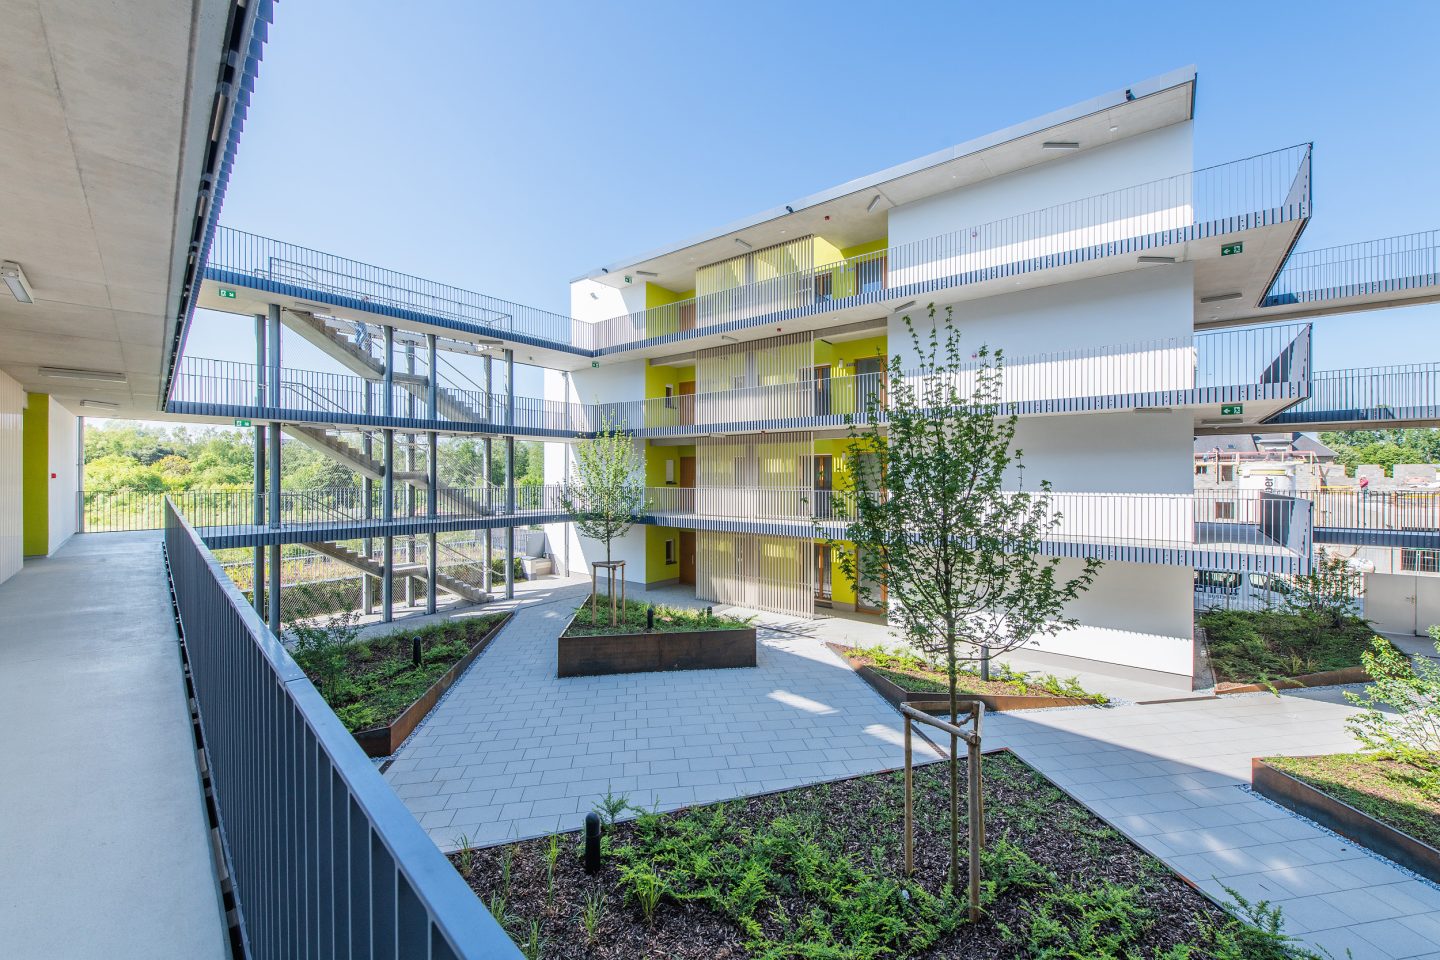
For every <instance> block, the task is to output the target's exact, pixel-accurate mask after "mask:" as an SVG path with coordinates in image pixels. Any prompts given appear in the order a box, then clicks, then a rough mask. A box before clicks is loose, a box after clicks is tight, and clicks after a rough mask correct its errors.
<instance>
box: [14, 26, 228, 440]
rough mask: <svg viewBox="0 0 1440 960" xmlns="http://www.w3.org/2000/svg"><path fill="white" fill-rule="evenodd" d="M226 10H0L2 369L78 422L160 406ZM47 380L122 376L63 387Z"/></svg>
mask: <svg viewBox="0 0 1440 960" xmlns="http://www.w3.org/2000/svg"><path fill="white" fill-rule="evenodd" d="M234 13H235V11H233V10H232V3H231V0H195V2H193V3H175V2H173V0H120V2H106V3H100V2H96V0H0V23H3V24H4V28H3V29H0V65H3V71H0V72H3V76H4V78H5V82H4V85H3V88H4V95H3V96H0V260H12V261H15V262H17V263H19V264H20V266H21V267H22V269H23V270H24V272H25V274H26V277H27V279H28V280H29V283H30V286H31V287H32V288H33V292H34V299H35V302H34V303H32V304H23V303H20V302H19V301H18V300H17V299H16V298H14V297H13V296H11V294H10V292H9V291H8V290H7V289H6V288H4V287H0V369H3V370H4V371H5V372H6V373H8V374H9V375H10V376H12V377H14V378H15V379H16V380H18V381H19V382H20V383H21V385H22V386H23V387H24V388H25V389H26V390H27V391H30V392H39V393H49V394H51V395H52V396H54V397H55V398H56V399H57V400H59V401H61V402H62V403H65V404H66V405H67V406H69V407H71V408H72V409H77V411H78V405H79V402H80V401H81V400H84V399H93V400H101V401H108V402H113V403H118V404H120V405H121V406H123V407H126V408H128V409H133V410H137V411H154V410H157V409H159V404H160V392H161V382H162V373H163V366H164V361H165V355H166V348H167V344H168V342H169V341H170V339H171V337H172V335H173V332H174V326H175V322H176V319H177V313H178V311H179V310H180V309H181V293H182V290H181V287H182V285H183V280H184V277H183V269H184V265H185V262H186V257H187V255H188V249H189V244H190V241H191V236H192V229H193V224H194V221H195V217H196V211H197V202H198V199H197V197H198V188H199V184H200V179H201V174H202V171H203V168H204V166H205V164H206V154H207V152H209V151H208V148H209V147H210V144H211V133H212V127H213V126H216V125H217V124H216V122H215V118H214V117H213V114H214V113H215V109H216V107H215V104H216V97H215V90H216V82H217V78H218V77H219V76H220V70H221V59H222V56H223V55H224V53H225V50H226V45H227V39H228V38H227V33H228V32H229V31H230V30H231V29H232V26H231V20H232V16H233V15H234ZM41 367H61V368H80V369H84V370H96V371H105V372H111V373H118V374H123V376H124V380H123V382H101V381H91V380H79V379H61V378H56V377H53V376H47V375H44V374H42V373H41V372H40V368H41Z"/></svg>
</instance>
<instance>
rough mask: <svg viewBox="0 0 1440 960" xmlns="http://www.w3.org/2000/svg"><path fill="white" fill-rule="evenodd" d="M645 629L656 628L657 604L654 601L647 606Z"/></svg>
mask: <svg viewBox="0 0 1440 960" xmlns="http://www.w3.org/2000/svg"><path fill="white" fill-rule="evenodd" d="M645 629H646V630H654V629H655V604H653V603H652V604H650V606H648V607H646V608H645Z"/></svg>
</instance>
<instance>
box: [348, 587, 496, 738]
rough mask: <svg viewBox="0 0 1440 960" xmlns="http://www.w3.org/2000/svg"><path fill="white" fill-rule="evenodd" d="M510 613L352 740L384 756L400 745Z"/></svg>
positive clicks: (488, 641) (487, 643)
mask: <svg viewBox="0 0 1440 960" xmlns="http://www.w3.org/2000/svg"><path fill="white" fill-rule="evenodd" d="M513 616H514V613H507V614H505V616H504V617H503V618H502V619H501V620H499V621H497V622H496V623H495V624H494V626H492V627H491V628H490V629H489V630H487V631H486V632H485V634H484V636H482V637H481V638H480V639H478V640H476V641H475V643H474V644H473V645H471V647H470V652H469V653H467V654H465V656H463V657H461V658H460V659H459V660H457V661H455V665H454V666H452V667H451V668H450V669H449V670H447V671H445V672H444V673H443V674H441V676H440V679H438V680H436V681H435V682H434V683H432V684H431V685H430V686H429V687H428V688H427V689H426V690H425V692H424V693H422V694H421V695H420V696H419V698H418V699H416V700H415V702H414V703H412V704H410V706H408V707H406V708H405V711H404V712H403V713H401V714H400V716H398V717H396V718H395V719H394V720H393V721H391V722H390V723H389V724H387V725H385V726H383V727H371V728H370V729H368V730H356V731H355V732H354V737H355V742H356V743H358V744H360V749H362V750H364V751H365V754H366V756H370V757H388V756H390V755H391V754H393V753H394V752H395V751H396V750H398V749H400V744H402V743H404V742H405V738H406V737H408V736H410V734H412V733H414V732H415V728H416V727H418V726H419V725H420V721H421V720H424V719H425V717H426V715H428V714H429V713H430V711H431V710H433V709H435V704H437V703H439V702H440V697H441V696H443V695H444V693H445V691H446V690H449V689H450V687H451V686H453V685H454V683H455V681H456V680H458V679H459V678H460V674H462V673H464V672H465V668H466V667H468V666H470V664H472V663H474V662H475V658H476V657H478V656H480V654H481V653H483V652H484V651H485V648H486V647H488V646H489V645H490V641H492V640H494V639H495V635H496V634H498V633H499V632H500V630H501V629H502V628H503V627H504V626H505V624H507V623H509V622H510V618H511V617H513Z"/></svg>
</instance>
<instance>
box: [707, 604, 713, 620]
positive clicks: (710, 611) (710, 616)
mask: <svg viewBox="0 0 1440 960" xmlns="http://www.w3.org/2000/svg"><path fill="white" fill-rule="evenodd" d="M705 619H706V620H713V619H715V608H714V607H706V608H705Z"/></svg>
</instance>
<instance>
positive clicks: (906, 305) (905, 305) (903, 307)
mask: <svg viewBox="0 0 1440 960" xmlns="http://www.w3.org/2000/svg"><path fill="white" fill-rule="evenodd" d="M915 303H916V301H914V300H911V301H910V302H909V303H902V304H900V306H898V307H896V308H895V309H894V310H892V311H890V312H891V313H899V312H900V311H901V310H909V309H910V308H911V307H913V306H915Z"/></svg>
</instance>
